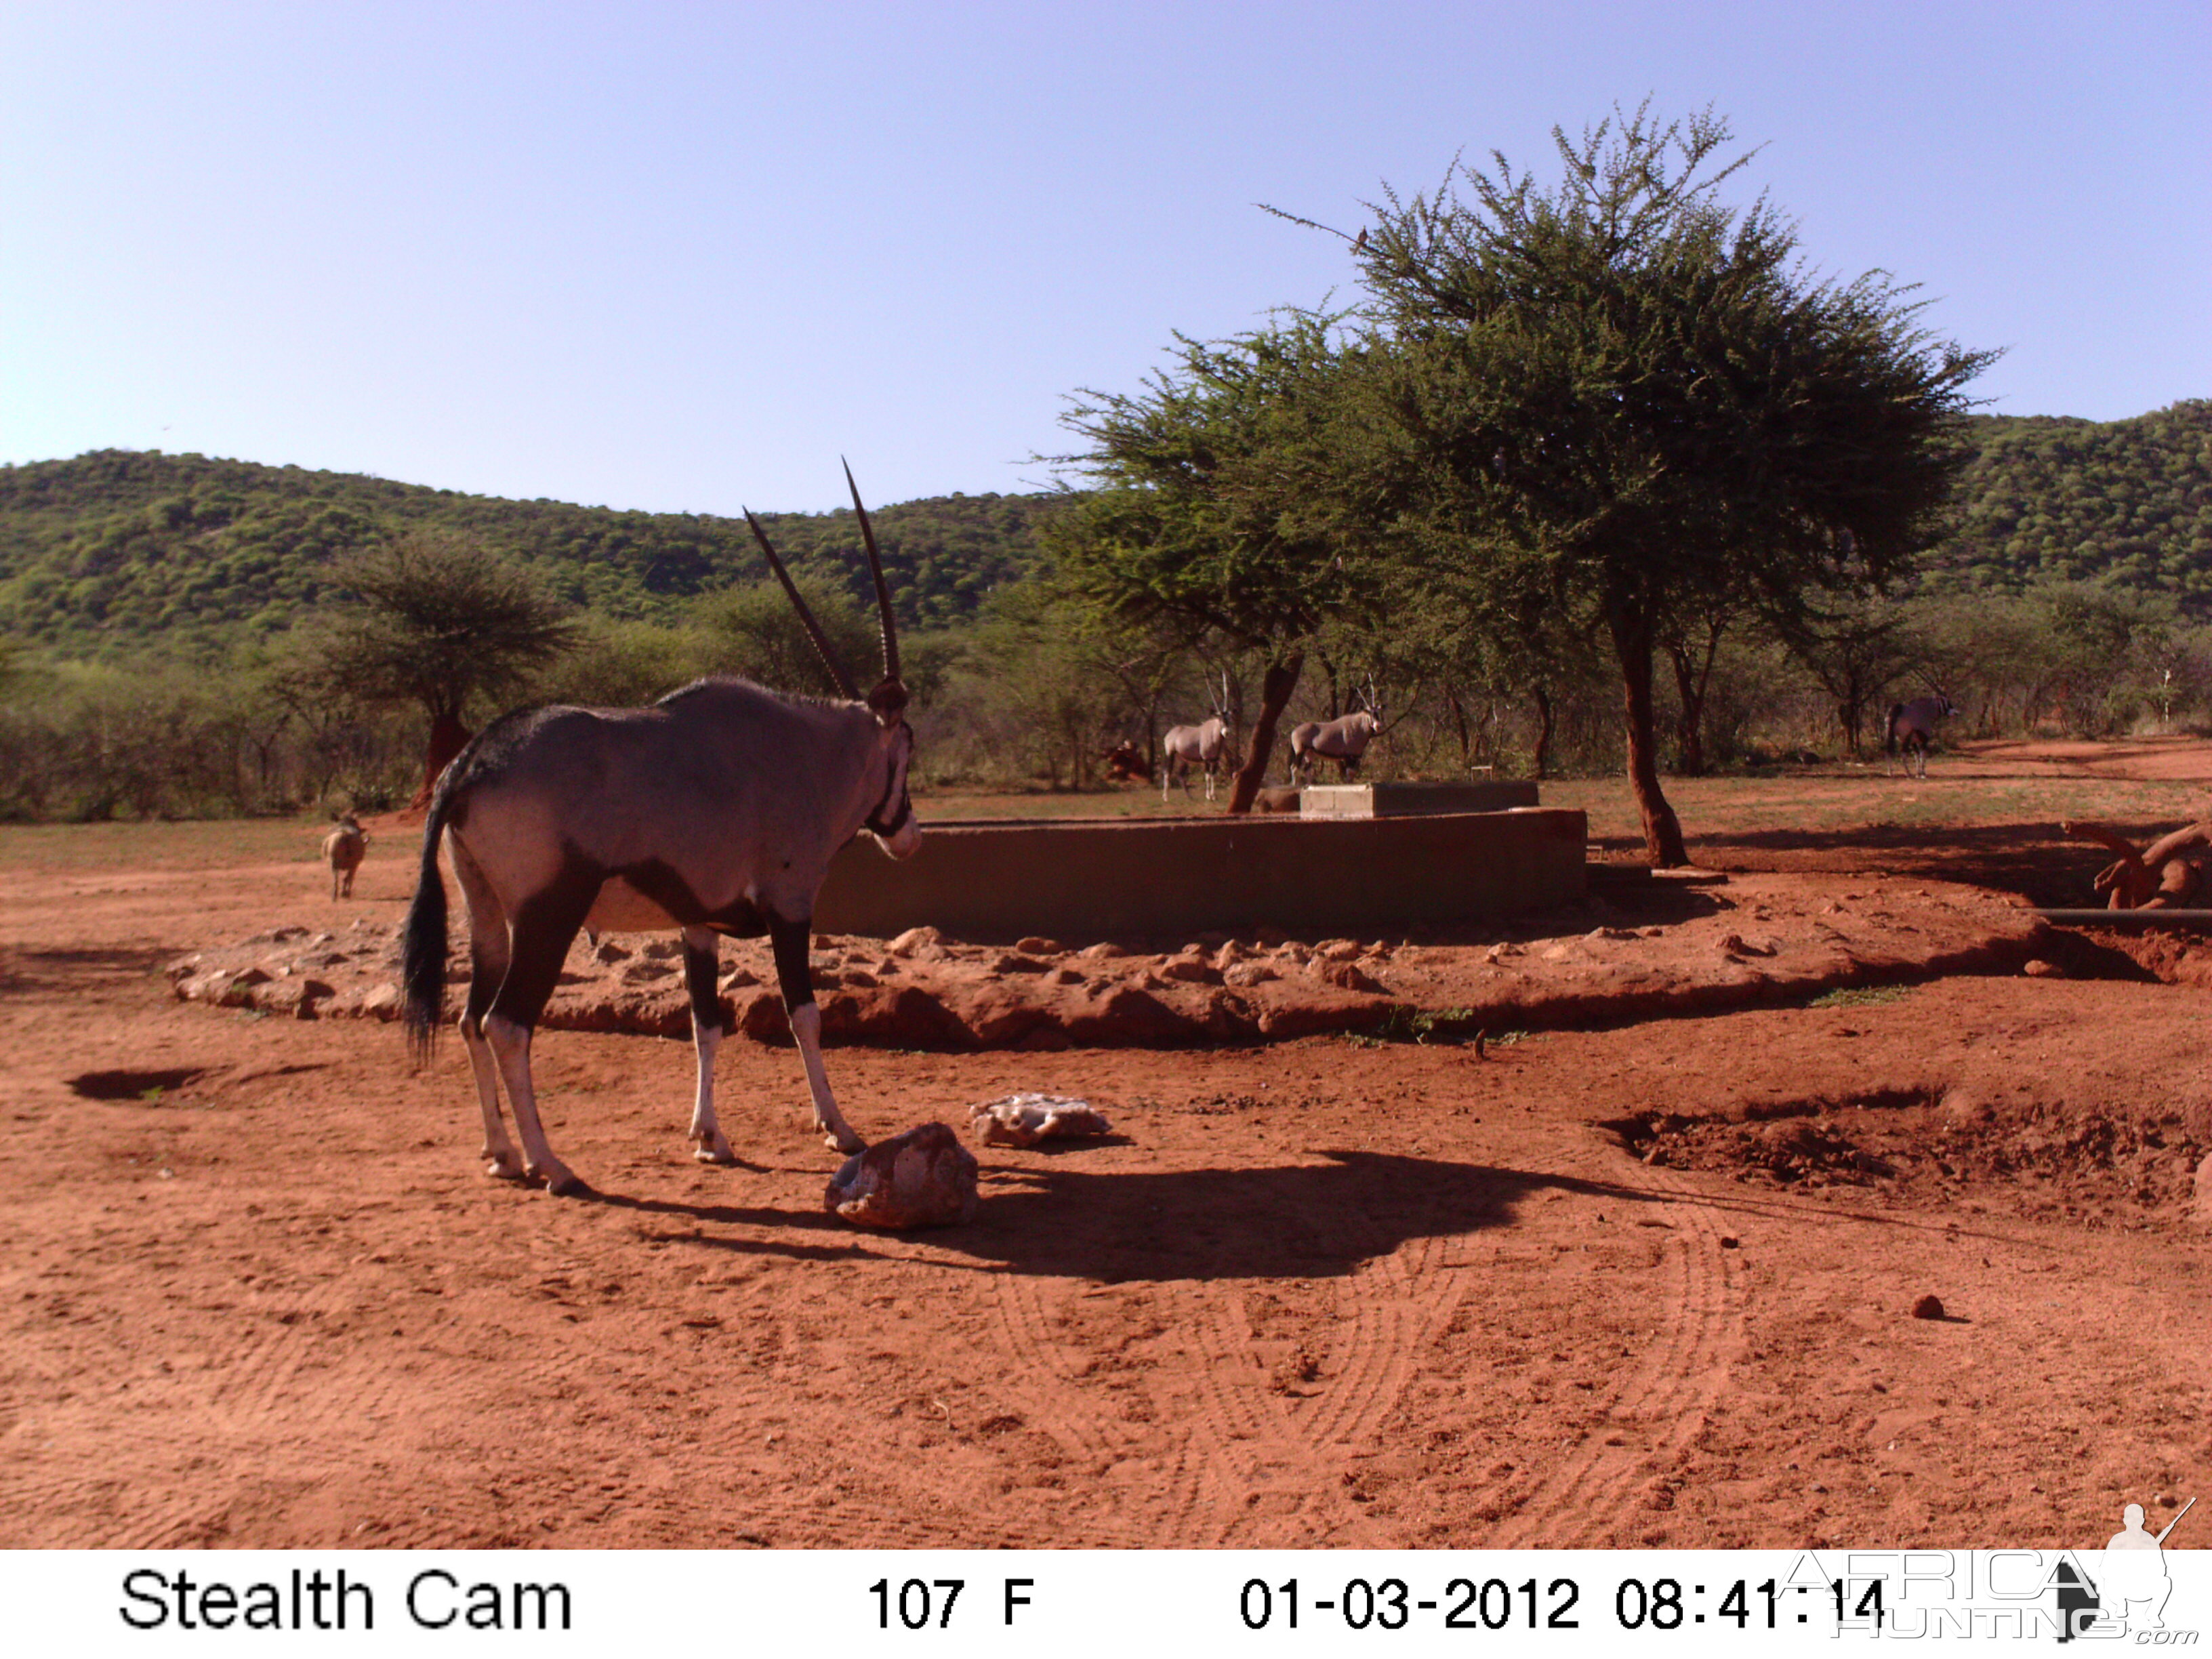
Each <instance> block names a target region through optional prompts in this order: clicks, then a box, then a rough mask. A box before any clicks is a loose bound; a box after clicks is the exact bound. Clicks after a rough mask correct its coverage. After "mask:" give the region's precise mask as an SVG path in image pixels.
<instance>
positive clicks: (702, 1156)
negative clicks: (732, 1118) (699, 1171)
mask: <svg viewBox="0 0 2212 1659" xmlns="http://www.w3.org/2000/svg"><path fill="white" fill-rule="evenodd" d="M691 1156H692V1157H693V1158H696V1159H697V1160H698V1161H699V1162H700V1163H702V1164H735V1163H736V1162H737V1161H738V1155H737V1153H736V1152H734V1151H733V1150H732V1148H731V1146H730V1142H729V1138H728V1137H727V1136H726V1135H716V1136H715V1137H714V1139H712V1140H708V1139H706V1138H705V1137H704V1136H698V1137H695V1138H694V1144H693V1146H692V1147H691Z"/></svg>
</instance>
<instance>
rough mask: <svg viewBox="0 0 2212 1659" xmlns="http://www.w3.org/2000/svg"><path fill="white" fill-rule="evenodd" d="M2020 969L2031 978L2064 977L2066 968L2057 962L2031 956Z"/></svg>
mask: <svg viewBox="0 0 2212 1659" xmlns="http://www.w3.org/2000/svg"><path fill="white" fill-rule="evenodd" d="M2020 971H2021V973H2023V974H2026V975H2027V976H2028V977H2029V978H2030V979H2063V978H2065V977H2066V970H2065V969H2063V968H2061V967H2060V966H2059V965H2058V964H2057V963H2055V962H2045V960H2044V959H2043V958H2042V957H2029V958H2028V959H2027V961H2026V962H2023V963H2021V965H2020Z"/></svg>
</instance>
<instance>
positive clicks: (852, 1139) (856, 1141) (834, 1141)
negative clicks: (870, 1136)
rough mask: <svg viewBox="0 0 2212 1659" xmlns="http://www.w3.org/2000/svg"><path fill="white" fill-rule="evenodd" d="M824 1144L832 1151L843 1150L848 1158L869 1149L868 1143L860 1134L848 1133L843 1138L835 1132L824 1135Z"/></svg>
mask: <svg viewBox="0 0 2212 1659" xmlns="http://www.w3.org/2000/svg"><path fill="white" fill-rule="evenodd" d="M822 1144H823V1146H827V1147H828V1148H829V1150H830V1151H831V1152H842V1153H844V1154H845V1156H846V1157H848V1158H852V1157H854V1156H855V1155H857V1154H859V1153H861V1152H866V1151H867V1150H868V1143H867V1142H866V1141H865V1140H863V1139H860V1136H858V1135H847V1136H845V1137H844V1138H843V1139H839V1138H838V1137H837V1136H836V1135H833V1134H832V1135H824V1136H823V1137H822Z"/></svg>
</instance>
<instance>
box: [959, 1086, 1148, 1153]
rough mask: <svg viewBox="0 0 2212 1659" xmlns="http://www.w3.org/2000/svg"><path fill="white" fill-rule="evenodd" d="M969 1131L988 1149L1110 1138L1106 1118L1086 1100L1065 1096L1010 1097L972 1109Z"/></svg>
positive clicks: (1027, 1095)
mask: <svg viewBox="0 0 2212 1659" xmlns="http://www.w3.org/2000/svg"><path fill="white" fill-rule="evenodd" d="M968 1121H969V1127H970V1128H972V1129H974V1130H975V1131H976V1132H977V1133H978V1134H979V1135H980V1136H981V1139H982V1142H983V1145H985V1146H1036V1144H1037V1143H1038V1142H1039V1141H1041V1140H1078V1139H1091V1138H1092V1137H1095V1136H1098V1135H1105V1134H1111V1133H1113V1132H1114V1126H1113V1125H1112V1124H1110V1123H1109V1122H1108V1121H1106V1115H1105V1114H1104V1113H1103V1112H1101V1111H1099V1110H1098V1109H1096V1108H1095V1107H1093V1106H1092V1105H1091V1103H1090V1102H1089V1101H1087V1100H1073V1099H1070V1098H1068V1097H1066V1096H1064V1095H1037V1094H1024V1095H1008V1096H1006V1097H1004V1098H1003V1099H1000V1100H989V1101H986V1102H984V1103H982V1104H981V1106H977V1107H975V1108H973V1109H970V1110H969V1114H968Z"/></svg>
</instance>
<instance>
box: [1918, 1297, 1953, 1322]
mask: <svg viewBox="0 0 2212 1659" xmlns="http://www.w3.org/2000/svg"><path fill="white" fill-rule="evenodd" d="M1912 1316H1913V1317H1914V1318H1915V1319H1942V1318H1946V1317H1948V1316H1947V1315H1946V1314H1945V1313H1944V1311H1943V1300H1942V1297H1935V1296H1923V1297H1921V1298H1920V1300H1919V1301H1917V1302H1916V1303H1914V1304H1912Z"/></svg>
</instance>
